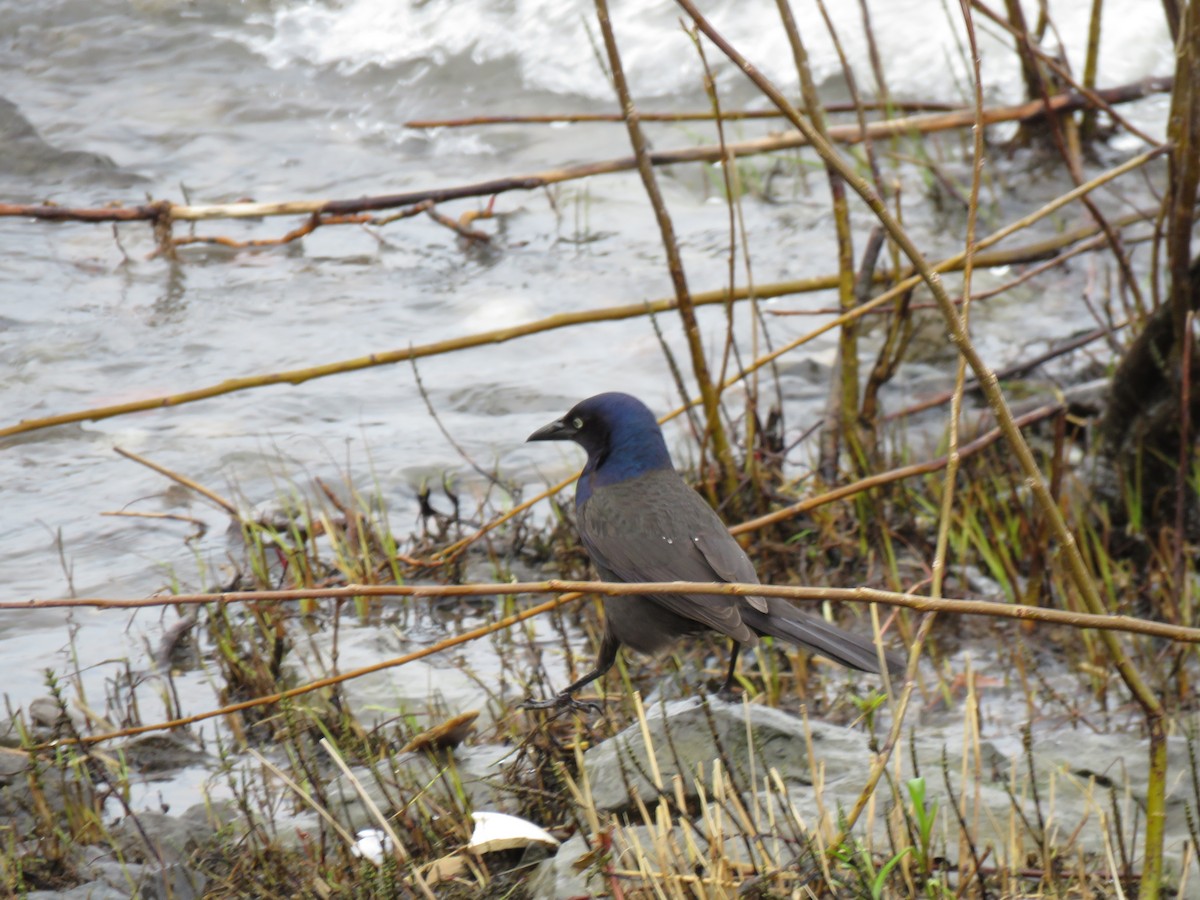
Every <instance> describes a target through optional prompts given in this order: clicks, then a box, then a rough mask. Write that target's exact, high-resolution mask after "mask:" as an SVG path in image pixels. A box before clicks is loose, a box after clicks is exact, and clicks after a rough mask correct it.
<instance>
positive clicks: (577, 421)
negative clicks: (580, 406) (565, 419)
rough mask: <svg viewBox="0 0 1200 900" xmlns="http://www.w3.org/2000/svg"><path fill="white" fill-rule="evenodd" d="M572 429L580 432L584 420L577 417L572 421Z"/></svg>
mask: <svg viewBox="0 0 1200 900" xmlns="http://www.w3.org/2000/svg"><path fill="white" fill-rule="evenodd" d="M571 427H572V428H574V429H575V430H576V431H578V430H579V429H580V428H582V427H583V419H581V418H579V416H576V417H575V418H573V419H572V420H571Z"/></svg>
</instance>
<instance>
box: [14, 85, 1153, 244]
mask: <svg viewBox="0 0 1200 900" xmlns="http://www.w3.org/2000/svg"><path fill="white" fill-rule="evenodd" d="M1171 84H1172V79H1170V78H1157V79H1145V80H1143V81H1138V82H1134V83H1132V84H1127V85H1122V86H1120V87H1115V88H1109V89H1107V90H1102V91H1095V92H1093V93H1094V94H1095V96H1096V97H1098V98H1100V99H1102V100H1104V101H1105V102H1106V103H1109V104H1119V103H1128V102H1131V101H1133V100H1139V99H1141V98H1143V97H1146V96H1148V95H1149V94H1152V93H1161V92H1164V91H1168V90H1170V89H1171ZM1088 102H1089V101H1088V99H1087V97H1086V96H1084V94H1082V93H1079V92H1073V93H1067V94H1060V95H1057V96H1055V97H1053V98H1052V99H1051V101H1050V103H1049V104H1046V103H1043V102H1042V101H1034V102H1031V103H1022V104H1019V105H1017V106H1000V107H993V108H992V109H988V110H984V117H983V118H984V122H985V124H988V125H995V124H997V123H1000V122H1011V121H1021V120H1026V119H1032V118H1036V117H1038V116H1042V115H1045V114H1046V112H1047V110H1051V111H1056V112H1066V111H1070V110H1075V109H1081V108H1084V107H1086V106H1087V105H1088ZM974 124H975V113H974V111H972V110H969V109H968V110H960V111H957V112H951V113H938V114H932V115H925V116H910V117H907V118H900V119H892V120H889V121H886V122H875V123H872V124H871V125H870V126H869V127H868V129H867V131H866V133H864V132H863V131H862V130H861V129H860V128H859V127H858V126H857V125H837V126H833V127H831V128H830V129H829V140H830V141H834V142H837V143H844V144H857V143H860V142H861V141H863V140H864V139H865V138H870V139H872V140H881V139H883V138H887V137H893V136H903V135H907V134H928V133H932V132H938V131H948V130H952V129H956V128H970V127H973V126H974ZM807 143H808V141H807V140H806V139H805V138H804V136H803V135H801V134H800V133H798V132H788V133H787V134H784V135H782V136H778V137H766V138H759V139H757V140H752V141H742V142H740V143H737V144H729V145H728V152H732V153H733V154H734V155H735V156H739V157H741V156H753V155H757V154H761V153H770V152H773V151H776V150H787V149H792V148H795V147H803V146H806V145H807ZM723 152H725V151H723V150H722V148H721V147H720V146H719V145H704V146H700V147H691V148H686V149H683V150H669V151H659V152H655V153H651V154H650V161H651V163H652V164H653V165H656V166H664V165H673V164H676V163H684V162H718V161H719V160H721V159H722V153H723ZM636 167H637V161H636V159H635V158H634V157H632V156H626V157H621V158H620V159H611V160H604V161H601V162H593V163H585V164H582V165H577V166H566V167H564V168H560V169H549V170H546V171H543V172H537V173H534V174H531V175H518V176H512V177H507V178H496V179H492V180H490V181H481V182H475V183H473V184H465V185H458V186H456V187H449V188H432V189H425V190H420V191H411V192H409V193H406V194H387V195H381V196H376V197H359V198H355V199H347V200H296V201H287V202H281V203H223V204H212V205H183V204H173V203H171V202H170V201H167V200H162V201H159V202H157V203H149V204H143V205H141V206H106V207H99V208H82V207H69V206H48V205H37V204H16V203H0V217H3V216H17V217H26V218H34V219H44V220H49V221H67V220H70V221H79V222H133V221H158V220H163V219H165V220H167V221H191V222H196V221H202V220H206V219H257V218H264V217H268V216H294V215H303V216H310V215H313V214H317V215H348V214H351V213H360V212H371V211H375V210H381V209H394V208H396V207H402V206H411V205H413V204H417V203H421V202H422V201H425V200H432V201H433V202H435V203H443V202H446V201H449V200H461V199H464V198H467V197H487V196H491V195H493V194H502V193H505V192H507V191H516V190H525V191H528V190H536V189H538V188H543V187H546V186H547V185H551V184H558V183H560V182H564V181H573V180H576V179H579V178H587V177H590V176H593V175H606V174H611V173H613V172H628V171H631V170H633V169H634V168H636Z"/></svg>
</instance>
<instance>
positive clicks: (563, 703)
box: [517, 694, 603, 715]
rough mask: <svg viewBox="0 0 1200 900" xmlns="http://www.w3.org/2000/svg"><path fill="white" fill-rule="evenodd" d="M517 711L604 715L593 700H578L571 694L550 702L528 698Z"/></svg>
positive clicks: (557, 697) (552, 699)
mask: <svg viewBox="0 0 1200 900" xmlns="http://www.w3.org/2000/svg"><path fill="white" fill-rule="evenodd" d="M517 709H552V710H555V711H557V712H558V713H560V714H561V713H563V712H566V711H567V710H571V711H573V712H592V713H595V714H596V715H601V714H602V713H603V710H602V709H601V708H600V704H599V703H595V702H593V701H591V700H576V699H575V698H574V697H572V696H571V695H570V694H559V695H558V696H556V697H551V698H550V699H549V700H534V699H533V698H531V697H530V698H526V700H525V701H524V702H523V703H520V704H518V706H517Z"/></svg>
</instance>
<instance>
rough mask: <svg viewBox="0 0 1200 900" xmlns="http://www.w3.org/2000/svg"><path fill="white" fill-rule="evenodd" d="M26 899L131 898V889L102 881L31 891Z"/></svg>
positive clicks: (110, 899)
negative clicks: (59, 889)
mask: <svg viewBox="0 0 1200 900" xmlns="http://www.w3.org/2000/svg"><path fill="white" fill-rule="evenodd" d="M25 898H26V900H129V889H128V888H126V889H124V890H117V889H116V888H114V887H112V886H111V885H108V884H105V883H104V882H102V881H89V882H88V883H87V884H77V885H76V886H75V887H73V888H69V889H67V890H65V891H30V892H29V893H28V894H26V895H25Z"/></svg>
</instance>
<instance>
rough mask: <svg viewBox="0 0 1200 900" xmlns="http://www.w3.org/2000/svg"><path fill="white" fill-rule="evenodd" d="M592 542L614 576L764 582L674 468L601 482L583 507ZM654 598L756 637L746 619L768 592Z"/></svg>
mask: <svg viewBox="0 0 1200 900" xmlns="http://www.w3.org/2000/svg"><path fill="white" fill-rule="evenodd" d="M579 533H580V536H581V537H582V539H583V543H584V546H585V547H586V548H587V551H588V553H589V554H590V555H591V557H592V561H593V562H595V563H596V567H597V568H598V569H600V571H601V574H602V575H603V576H604V577H606V578H611V579H612V580H617V581H699V582H714V581H742V582H756V581H758V577H757V575H756V574H755V571H754V566H753V564H752V563H751V562H750V560H749V558H748V557H747V556H746V554H745V553H744V552H743V551H742V549H741V547H739V546H738V544H737V542H736V541H735V540H734V539H733V538H732V537H731V536H730V534H729V531H728V530H727V529H726V528H725V526H724V524H723V523H722V522H721V520H720V518H719V517H718V516H717V514H716V513H715V512H713V510H712V508H711V507H710V506H709V505H708V504H707V503H705V502H704V500H703V499H702V498H701V497H700V496H699V495H698V494H697V493H696V492H695V491H693V490H692V489H691V488H689V487H688V486H687V485H686V484H685V483H684V482H683V480H682V479H681V478H680V477H679V475H678V474H676V473H675V472H674V471H671V470H660V471H655V472H650V473H647V474H645V475H642V476H639V477H637V478H631V479H628V480H626V481H622V482H619V483H617V484H613V485H606V486H604V487H600V488H597V489H595V490H594V491H593V492H592V494H591V496H590V497H589V498H588V500H587V502H586V503H585V504H584V505H583V507H582V509H580V510H579ZM646 599H648V600H651V601H652V602H654V603H657V604H659V605H661V606H663V607H665V608H666V609H668V610H670V611H671V612H673V613H674V614H676V615H678V616H680V617H682V618H685V619H691V620H693V621H695V622H698V623H701V624H702V625H704V626H706V627H708V628H711V629H713V630H714V631H719V632H721V633H723V634H726V635H729V636H730V637H731V638H734V639H735V640H738V641H751V640H753V639H754V633H753V632H751V631H750V629H749V628H748V627H747V626H746V624H745V623H744V622H743V621H742V616H741V608H742V607H743V605H744V604H749V605H750V606H752V607H753V608H755V609H759V610H760V611H762V612H766V611H767V607H766V602H765V601H764V600H763V599H762V598H761V597H753V598H751V597H722V596H715V595H710V594H656V595H652V596H648V597H647V598H646Z"/></svg>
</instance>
